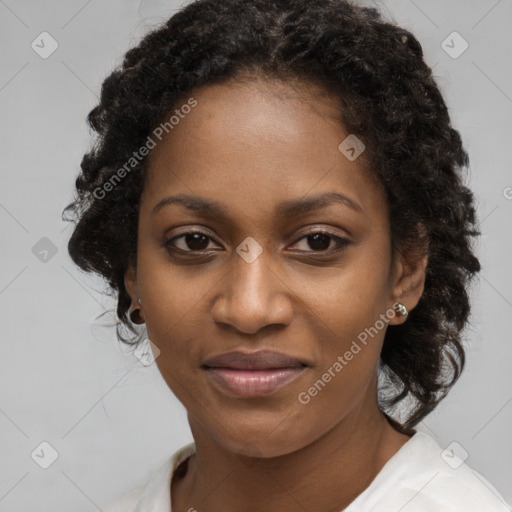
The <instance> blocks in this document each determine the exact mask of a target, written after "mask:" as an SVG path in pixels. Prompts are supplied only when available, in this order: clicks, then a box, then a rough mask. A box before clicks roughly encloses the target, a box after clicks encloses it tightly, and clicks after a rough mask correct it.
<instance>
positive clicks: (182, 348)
mask: <svg viewBox="0 0 512 512" xmlns="http://www.w3.org/2000/svg"><path fill="white" fill-rule="evenodd" d="M88 120H89V122H90V125H91V126H92V128H93V129H94V130H95V131H96V132H97V133H98V139H97V141H96V144H95V146H94V147H93V148H92V149H91V151H90V152H88V153H87V154H86V155H85V156H84V158H83V161H82V172H81V174H80V176H79V177H78V179H77V182H76V186H77V197H76V198H75V201H74V202H73V203H71V204H70V205H69V206H68V207H67V209H66V212H67V213H68V214H73V215H72V217H73V219H74V220H75V221H76V227H75V230H74V233H73V235H72V237H71V240H70V242H69V252H70V255H71V257H72V258H73V260H74V261H75V263H76V264H77V265H78V266H80V267H81V268H82V269H84V270H86V271H92V272H96V273H98V274H100V275H101V276H103V277H104V278H105V280H106V281H107V282H108V283H109V285H110V286H111V287H112V289H113V290H114V291H115V293H116V294H117V297H118V305H117V314H118V316H119V319H120V322H121V324H120V325H119V328H118V335H119V337H120V339H122V340H123V341H125V342H126V343H133V344H137V343H138V344H140V343H141V339H142V337H143V336H142V337H141V336H137V334H140V332H139V330H138V328H136V327H135V325H133V324H145V327H146V329H147V336H148V338H149V339H150V340H151V342H152V345H151V347H152V350H153V353H154V355H155V357H156V363H157V365H158V368H159V370H160V372H161V374H162V376H163V378H164V379H165V380H166V382H167V384H168V385H169V387H170V389H171V390H172V391H173V392H174V393H175V395H176V396H177V397H178V399H179V400H180V401H181V403H182V404H183V405H184V407H185V408H186V410H187V413H188V419H189V424H190V428H191V431H192V434H193V437H194V443H191V444H189V445H187V446H184V447H182V448H181V449H180V450H178V452H176V453H175V454H173V455H172V456H171V457H170V458H169V460H168V461H167V462H166V464H165V465H164V466H162V467H161V468H158V469H157V470H156V471H155V472H154V473H153V475H152V477H151V478H150V480H149V481H148V482H147V483H144V484H142V485H141V486H139V487H138V488H136V489H134V490H133V491H132V492H130V493H129V494H128V495H126V496H124V497H122V498H120V499H119V500H117V502H116V503H113V504H112V505H111V506H110V507H108V508H107V509H106V510H107V511H109V512H113V511H121V510H122V511H143V510H144V511H148V510H152V511H161V512H164V511H165V512H167V511H169V510H172V511H174V512H177V511H194V510H197V511H202V510H204V511H208V512H218V511H223V512H225V511H234V510H247V511H252V512H258V511H268V510H276V509H278V510H280V511H281V512H287V511H296V510H308V511H318V512H321V511H322V512H323V511H325V512H327V511H341V510H346V511H350V512H355V511H366V510H368V511H369V510H379V511H388V510H389V511H394V512H396V511H398V510H403V511H412V510H414V511H436V512H437V511H439V510H450V511H452V510H453V511H455V510H457V511H458V510H460V511H464V512H467V511H472V510H474V511H477V510H478V511H481V510H489V511H491V510H492V511H507V510H510V508H509V507H508V506H507V505H506V504H505V503H504V501H503V500H502V499H501V497H499V495H498V493H497V491H496V489H494V488H493V487H492V485H491V484H490V483H489V482H487V481H486V480H485V479H484V478H483V477H482V476H477V475H476V474H475V473H474V472H473V471H472V470H471V469H470V468H469V467H468V466H467V465H465V464H462V461H458V460H456V458H455V457H454V455H453V454H452V453H450V454H446V453H443V450H442V449H441V447H440V446H439V445H438V444H437V443H436V442H435V441H434V440H433V439H432V438H431V437H429V436H427V435H426V434H424V433H421V432H416V430H415V429H414V426H415V425H417V423H418V422H420V421H421V420H422V419H423V418H424V417H425V416H426V415H427V414H428V413H429V412H431V411H432V410H433V409H434V408H435V407H436V405H437V404H438V403H439V401H440V400H441V399H442V398H443V397H444V396H445V395H446V393H447V392H448V391H449V390H450V388H451V387H452V386H453V384H454V382H455V381H456V380H457V378H458V377H459V375H460V372H461V371H462V368H463V365H464V349H463V346H462V336H461V333H462V330H463V328H464V326H465V324H466V322H467V319H468V315H469V311H470V306H469V301H468V286H469V282H470V280H471V278H472V277H473V276H474V275H475V274H476V273H477V272H478V271H479V269H480V265H479V262H478V259H477V258H476V257H475V255H474V253H473V251H472V248H471V242H472V237H474V236H475V235H477V232H476V229H475V211H474V205H473V196H472V193H471V191H470V190H468V188H466V186H465V185H464V184H463V178H462V176H461V173H462V168H463V167H465V166H466V165H467V164H468V156H467V153H466V151H465V149H464V148H463V146H462V144H461V139H460V136H459V134H458V132H457V131H455V130H454V129H453V128H452V127H451V125H450V119H449V116H448V112H447V108H446V105H445V103H444V101H443V98H442V96H441V94H440V92H439V89H438V87H437V86H436V84H435V82H434V80H433V78H432V75H431V70H430V69H429V67H428V66H427V65H426V64H425V62H424V60H423V57H422V49H421V46H420V44H419V42H418V41H417V40H416V38H415V37H414V36H413V35H412V34H411V33H410V32H408V31H407V30H404V29H402V28H400V27H397V26H395V25H393V24H390V23H387V22H384V21H383V20H382V19H381V18H380V16H379V14H378V13H377V11H375V10H373V9H369V8H362V7H358V6H356V5H353V4H350V3H348V2H346V1H344V0H319V1H315V2H309V1H304V0H299V1H290V0H279V1H271V0H198V1H195V2H192V3H191V4H189V5H188V6H186V7H184V8H183V9H182V10H181V11H179V12H178V13H177V14H175V15H174V16H173V17H172V18H170V19H169V20H168V21H167V22H166V23H165V24H163V25H162V26H161V27H160V28H158V29H156V30H154V31H153V32H151V33H149V34H148V35H146V36H145V37H144V39H143V40H142V41H141V42H140V44H139V45H138V46H137V47H135V48H133V49H131V50H129V51H128V52H127V54H126V56H125V59H124V62H123V64H122V66H121V67H120V68H119V69H116V70H115V71H114V72H113V73H112V74H111V75H110V76H109V77H108V78H107V79H106V80H105V82H104V84H103V87H102V94H101V100H100V104H99V105H98V106H97V107H96V108H94V109H93V110H92V111H91V113H90V114H89V117H88ZM123 326H125V327H129V328H130V329H131V331H129V332H131V333H132V334H133V335H134V336H131V337H127V336H126V331H125V332H123V330H122V327H123ZM139 346H140V345H139ZM404 400H406V403H407V407H406V412H405V419H404V420H401V421H398V420H397V419H393V418H392V416H391V414H392V413H393V412H396V407H397V406H398V405H403V404H404ZM451 459H453V460H451Z"/></svg>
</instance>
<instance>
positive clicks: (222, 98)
mask: <svg viewBox="0 0 512 512" xmlns="http://www.w3.org/2000/svg"><path fill="white" fill-rule="evenodd" d="M191 97H192V98H193V99H194V100H195V101H196V102H197V104H196V106H195V107H194V108H193V109H188V108H187V109H184V111H183V112H180V105H183V104H186V103H187V100H188V99H189V98H185V99H184V100H183V102H182V103H181V104H178V105H177V106H176V109H175V111H174V112H172V113H170V114H169V117H170V116H171V115H173V113H176V114H181V115H179V119H178V116H175V119H174V121H175V122H176V121H178V122H177V123H176V124H174V125H173V127H172V129H170V130H169V133H166V134H165V135H164V136H163V137H162V140H161V141H158V140H157V141H156V142H157V144H156V147H155V148H154V149H153V150H152V151H151V154H150V155H149V162H148V164H149V165H148V171H147V181H146V185H145V189H144V194H143V203H147V202H148V201H151V202H152V203H153V205H154V203H155V202H157V200H159V199H160V200H161V199H162V197H163V195H164V194H165V193H169V194H170V193H174V192H181V193H186V194H187V195H199V196H202V197H209V198H212V197H215V198H218V199H219V200H220V201H221V202H224V203H228V204H229V203H239V204H242V203H243V204H245V205H246V206H247V207H258V208H262V207H265V208H267V209H269V210H270V209H272V208H273V207H274V205H275V204H277V203H278V202H282V200H283V198H288V199H291V198H296V197H300V196H305V195H307V194H310V193H311V194H315V195H316V194H318V193H322V192H328V191H331V192H340V193H343V194H345V195H347V196H350V197H352V199H354V201H357V202H359V203H361V204H364V203H367V204H368V205H371V204H372V203H373V204H374V205H377V203H378V201H382V190H380V187H379V185H378V183H376V182H375V180H374V179H372V178H370V177H369V175H368V172H367V169H366V161H365V159H364V154H363V155H361V157H359V158H357V159H356V160H354V161H351V160H349V159H348V158H347V157H346V156H345V155H344V154H343V153H342V152H341V151H340V149H339V145H340V143H342V142H343V141H344V140H345V139H346V138H347V137H348V136H349V135H350V134H349V133H348V132H347V131H346V129H345V128H344V126H343V124H342V122H341V110H340V109H341V107H340V104H339V101H338V100H337V99H336V98H334V97H332V96H330V95H329V94H328V93H327V92H326V91H325V90H323V89H322V88H321V87H319V86H316V85H313V84H304V83H303V84H301V83H294V84H290V85H288V84H284V83H282V82H278V81H275V80H264V79H261V80H257V79H256V80H254V81H252V82H248V81H241V82H236V81H235V82H233V81H231V82H227V83H224V84H218V85H210V86H206V87H203V88H201V89H198V90H196V91H194V92H193V94H191ZM176 110H178V112H176ZM185 111H186V112H188V113H184V112H185Z"/></svg>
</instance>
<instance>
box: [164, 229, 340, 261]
mask: <svg viewBox="0 0 512 512" xmlns="http://www.w3.org/2000/svg"><path fill="white" fill-rule="evenodd" d="M193 234H198V235H204V236H205V237H206V238H208V239H209V240H213V237H211V236H210V235H209V234H208V233H205V232H203V231H197V230H191V231H186V232H185V233H181V234H180V235H177V236H174V237H172V238H170V239H169V240H167V241H166V242H165V243H164V245H165V247H166V248H167V249H168V250H169V252H171V253H176V252H181V253H182V254H184V253H190V254H193V253H196V254H201V251H199V250H190V251H185V250H184V249H179V248H177V247H174V244H173V242H175V241H176V240H178V239H180V238H183V237H185V236H187V235H193ZM313 235H326V236H328V237H329V238H331V239H332V240H334V241H335V242H336V243H337V244H338V247H337V248H336V249H334V250H329V249H326V250H324V251H315V250H312V251H302V252H305V253H313V254H314V253H317V254H320V255H325V256H327V255H332V254H334V253H337V252H340V251H342V250H344V249H345V248H346V247H347V246H348V245H350V242H349V241H348V240H346V239H345V238H341V237H339V236H336V235H333V234H332V233H330V232H329V231H324V230H321V229H317V230H314V231H310V232H308V233H304V235H302V236H301V237H300V238H299V239H297V241H296V242H295V243H294V244H293V245H295V244H297V243H298V242H299V241H301V240H303V239H304V238H307V237H308V236H313ZM203 250H204V249H203Z"/></svg>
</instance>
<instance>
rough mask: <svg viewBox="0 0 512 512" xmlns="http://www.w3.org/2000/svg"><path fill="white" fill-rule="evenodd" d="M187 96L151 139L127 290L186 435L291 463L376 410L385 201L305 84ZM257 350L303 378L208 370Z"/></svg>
mask: <svg viewBox="0 0 512 512" xmlns="http://www.w3.org/2000/svg"><path fill="white" fill-rule="evenodd" d="M308 91H309V92H311V93H312V95H311V96H310V95H308V94H307V92H308ZM193 98H194V99H195V101H196V102H197V104H195V103H194V102H193V101H190V102H189V103H188V104H189V105H192V104H194V105H195V106H194V107H193V108H184V109H180V107H179V106H178V112H177V113H176V115H177V117H176V118H175V119H174V120H173V124H172V129H171V128H169V126H171V125H168V126H167V130H168V131H169V133H168V134H165V131H163V133H164V134H165V137H161V138H162V140H161V141H159V140H158V137H156V136H154V135H153V136H152V138H153V140H154V141H155V142H156V147H154V148H153V149H152V150H151V153H150V155H149V169H148V175H147V181H146V184H145V188H144V192H143V194H142V198H141V208H140V220H139V222H140V223H139V238H138V266H137V275H136V277H135V274H134V273H133V272H129V273H127V280H126V283H127V288H128V290H129V292H130V294H131V296H132V299H133V302H134V304H135V303H136V302H137V299H138V298H139V297H140V298H141V299H142V304H143V307H142V311H143V315H144V319H145V322H146V325H147V330H148V337H149V338H150V340H151V341H152V342H153V343H154V344H155V345H156V346H157V347H158V349H159V350H160V354H159V356H158V357H157V359H156V363H157V365H158V368H159V369H160V371H161V373H162V375H163V377H164V379H165V380H166V382H167V384H168V385H169V387H170V388H171V389H172V391H173V392H174V393H175V395H176V396H177V397H178V399H179V400H180V401H181V402H182V403H183V405H184V406H185V408H186V409H187V411H188V415H189V420H190V421H191V422H194V424H195V428H196V429H197V428H201V429H202V430H203V432H205V433H207V434H208V435H209V436H210V437H211V438H212V439H215V440H216V441H217V442H218V443H220V444H221V445H222V446H224V447H226V448H228V449H230V450H232V451H234V452H238V453H244V452H245V453H246V454H248V455H250V454H251V453H252V454H255V453H258V454H260V455H262V456H266V457H269V456H277V455H282V454H286V453H290V452H292V451H295V450H297V449H299V448H301V447H303V446H306V445H308V444H310V443H312V442H313V441H315V440H316V439H318V438H319V437H320V436H322V435H324V434H325V433H326V432H328V431H329V430H331V429H332V428H333V427H335V426H336V425H337V424H339V423H340V422H342V421H343V420H347V421H348V419H349V418H350V417H351V416H354V415H355V414H356V411H359V412H360V411H361V410H363V409H372V408H373V409H374V408H376V407H377V405H376V389H377V381H376V368H377V364H378V360H379V354H380V351H381V346H382V342H383V338H384V333H385V328H386V324H387V323H391V324H393V323H400V322H401V321H402V319H400V318H399V317H397V316H396V315H395V316H394V315H393V313H392V310H391V309H390V308H391V307H392V305H393V303H394V302H396V300H397V299H398V300H400V298H401V297H399V296H398V294H399V290H400V289H401V288H400V283H399V277H400V276H399V273H400V268H401V267H400V265H399V264H398V265H395V263H394V262H393V261H392V254H391V246H390V227H389V221H388V210H387V203H386V199H385V193H384V190H383V189H382V188H381V186H380V185H378V184H377V183H376V182H375V181H373V180H372V179H371V178H370V177H369V176H368V174H366V173H365V172H364V169H363V165H364V162H363V157H364V155H363V156H360V157H358V158H355V159H353V156H354V155H353V153H354V152H352V151H350V144H349V143H347V144H348V146H349V147H348V151H347V147H345V149H344V150H343V151H341V150H340V149H339V146H340V143H342V141H344V140H345V139H346V138H347V136H348V135H349V133H347V132H346V131H345V130H344V128H343V127H342V125H341V124H340V123H339V122H338V121H336V119H335V116H338V117H339V111H338V110H337V103H335V101H334V100H333V99H331V98H329V97H328V96H325V95H322V91H321V90H319V89H316V88H314V87H313V86H306V85H303V86H302V88H301V89H299V90H297V88H295V89H292V88H290V87H289V86H286V85H282V84H277V83H274V82H264V81H260V80H258V81H254V82H252V83H240V82H239V83H230V84H224V85H214V86H209V87H206V88H202V89H200V90H198V92H197V93H196V94H194V95H193ZM183 103H184V104H185V103H186V101H184V102H183ZM186 112H188V113H186ZM171 114H173V113H171ZM171 114H170V115H171ZM170 115H169V117H170ZM177 119H178V122H177V121H176V120H177ZM160 132H162V130H160ZM160 132H158V133H160ZM357 149H358V148H356V150H357ZM354 154H356V153H354ZM348 156H350V158H348ZM172 196H189V199H188V200H187V201H183V202H182V201H171V200H170V199H168V198H170V197H172ZM164 200H166V202H164V203H162V201H164ZM203 203H204V204H206V203H214V207H206V206H205V205H204V204H203ZM187 204H188V207H187ZM302 204H303V207H302V208H300V207H299V205H302ZM158 205H160V206H158ZM291 205H295V207H294V208H291ZM218 210H219V211H220V210H221V211H222V214H220V212H219V211H218ZM191 231H192V232H197V233H199V234H200V235H196V236H193V235H189V236H188V237H187V236H185V235H186V234H187V233H190V232H191ZM319 232H321V233H323V234H320V235H317V236H316V237H315V236H312V234H314V233H319ZM171 239H173V240H172V241H171ZM407 306H408V307H410V306H412V304H407ZM363 340H364V341H363ZM357 347H359V349H358V348H357ZM260 350H270V351H277V352H280V353H282V354H285V355H287V356H290V357H292V358H294V359H295V360H298V361H299V362H300V363H302V365H303V366H301V368H300V369H298V368H295V369H288V370H281V372H279V371H276V370H275V369H274V370H269V369H267V370H266V371H264V370H254V369H253V370H251V371H245V372H244V371H241V370H240V369H238V370H237V369H233V368H231V369H230V370H219V369H217V370H211V369H210V370H209V369H207V368H205V367H204V364H205V362H206V360H207V359H210V358H212V357H215V356H218V355H221V354H224V353H227V352H232V351H240V352H243V353H254V352H258V351H260ZM270 366H271V365H270V364H268V365H267V367H270ZM258 371H259V372H260V373H257V372H258ZM237 372H238V373H237ZM219 375H220V380H219V377H218V376H219ZM276 375H279V376H280V377H279V378H282V379H284V380H283V381H279V382H281V387H279V388H278V389H277V388H276V387H272V385H271V384H270V385H269V384H268V383H269V382H271V383H272V382H274V381H276V380H279V378H278V377H276ZM326 375H327V376H326ZM216 376H217V378H216ZM329 376H330V378H329ZM222 378H224V379H227V380H228V382H231V385H232V386H231V387H229V386H228V387H225V386H224V385H222V384H221V383H220V382H221V380H222ZM285 381H287V384H286V385H282V384H283V383H284V382H285ZM262 382H263V384H262ZM251 383H252V384H251ZM258 383H259V384H258ZM315 383H316V384H315ZM233 386H234V387H233ZM248 446H250V447H251V448H248ZM249 452H250V453H249Z"/></svg>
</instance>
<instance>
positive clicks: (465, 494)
mask: <svg viewBox="0 0 512 512" xmlns="http://www.w3.org/2000/svg"><path fill="white" fill-rule="evenodd" d="M194 452H195V443H190V444H188V445H186V446H183V447H182V448H180V449H179V450H178V451H176V452H175V453H174V454H173V455H172V456H171V458H170V459H169V460H167V461H166V462H165V464H163V465H162V466H161V467H160V468H159V469H157V470H156V471H154V472H153V473H152V475H151V477H150V478H149V480H148V482H146V483H145V484H143V485H140V486H138V487H137V488H135V489H133V490H132V491H130V492H129V493H127V494H125V495H124V496H122V497H121V498H119V499H118V500H116V501H115V502H113V503H111V504H110V505H109V506H107V507H106V508H104V509H103V512H172V510H171V493H170V486H171V478H172V476H173V474H174V471H175V469H176V468H177V467H178V466H179V465H180V464H181V462H183V461H184V460H185V459H187V458H188V457H189V456H190V455H191V454H193V453H194ZM376 510H378V511H379V512H386V511H388V512H397V511H400V512H444V511H446V512H512V508H511V507H510V506H508V505H507V504H506V503H505V501H504V500H503V498H502V496H501V495H500V494H499V493H498V491H497V490H496V489H495V488H494V487H493V486H492V485H491V484H490V483H489V482H488V481H487V480H486V479H485V478H484V477H483V476H481V475H480V474H479V473H477V472H476V471H473V470H472V469H471V468H470V467H469V466H467V465H466V464H465V463H463V462H462V460H460V459H459V458H457V456H455V455H454V453H453V451H452V450H449V451H446V450H444V451H443V449H442V448H441V447H440V446H439V444H438V443H437V442H436V441H435V440H434V439H433V438H432V437H430V436H429V435H428V434H426V433H424V432H419V431H418V432H416V434H414V435H413V436H412V437H411V438H410V439H409V441H407V442H406V443H405V444H404V445H403V446H402V447H401V448H400V449H399V450H398V452H396V453H395V455H393V457H391V459H389V460H388V462H387V463H386V464H385V465H384V467H383V468H382V469H381V470H380V472H379V473H378V474H377V476H376V477H375V478H374V479H373V481H372V482H371V484H370V485H369V486H368V487H367V488H366V489H365V490H364V491H363V492H362V493H361V494H360V495H359V496H358V497H357V498H356V499H355V500H354V501H353V502H352V503H351V504H350V505H349V506H348V507H346V508H345V509H344V510H343V512H375V511H376Z"/></svg>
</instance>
